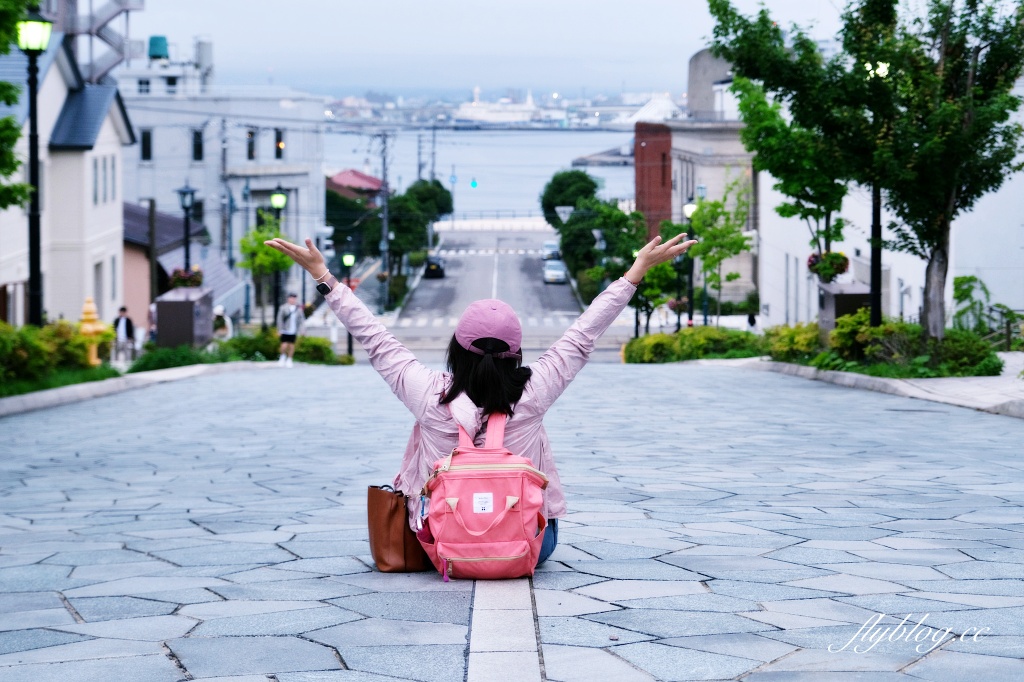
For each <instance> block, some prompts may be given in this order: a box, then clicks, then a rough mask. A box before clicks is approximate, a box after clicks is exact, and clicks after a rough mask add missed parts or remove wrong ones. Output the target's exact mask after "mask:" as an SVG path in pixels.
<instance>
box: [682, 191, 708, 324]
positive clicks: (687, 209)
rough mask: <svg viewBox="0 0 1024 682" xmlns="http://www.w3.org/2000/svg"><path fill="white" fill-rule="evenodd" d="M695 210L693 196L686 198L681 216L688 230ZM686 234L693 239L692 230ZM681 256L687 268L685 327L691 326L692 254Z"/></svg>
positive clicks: (705, 297) (691, 224)
mask: <svg viewBox="0 0 1024 682" xmlns="http://www.w3.org/2000/svg"><path fill="white" fill-rule="evenodd" d="M696 212H697V204H695V203H694V202H693V197H690V198H689V199H687V200H686V204H685V205H684V206H683V216H685V217H686V226H687V229H689V230H692V229H693V223H691V222H690V219H691V218H693V214H694V213H696ZM686 236H687V237H688V238H689V239H693V238H694V235H693V233H692V232H691V233H690V234H688V235H686ZM683 258H685V259H686V269H687V277H686V281H687V284H686V289H687V291H686V296H687V299H688V300H687V303H686V326H687V327H692V326H693V256H691V255H690V254H689V253H684V254H683ZM704 301H705V303H706V302H707V296H704ZM704 324H705V325H707V320H705V321H704Z"/></svg>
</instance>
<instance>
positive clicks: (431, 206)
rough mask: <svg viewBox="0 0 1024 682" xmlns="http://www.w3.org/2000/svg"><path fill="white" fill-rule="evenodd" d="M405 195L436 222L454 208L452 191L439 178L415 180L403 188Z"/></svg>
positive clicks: (428, 217)
mask: <svg viewBox="0 0 1024 682" xmlns="http://www.w3.org/2000/svg"><path fill="white" fill-rule="evenodd" d="M405 194H406V196H408V197H409V198H410V199H412V200H413V201H415V202H416V203H417V204H418V205H419V207H420V212H422V213H423V214H424V215H425V216H426V217H427V219H428V220H429V221H430V222H432V223H433V222H437V221H438V220H440V219H441V218H442V217H444V216H446V215H451V212H452V211H453V210H454V208H455V207H454V205H453V204H452V193H451V192H449V191H448V189H447V188H446V187H445V186H444V185H442V184H441V181H440V180H436V179H435V180H417V181H416V182H414V183H412V184H411V185H409V188H408V189H406V190H405Z"/></svg>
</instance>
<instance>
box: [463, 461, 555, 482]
mask: <svg viewBox="0 0 1024 682" xmlns="http://www.w3.org/2000/svg"><path fill="white" fill-rule="evenodd" d="M445 471H529V472H531V473H534V474H537V475H538V476H540V477H541V478H542V479H544V480H545V481H547V480H548V477H547V476H545V475H544V472H543V471H540V470H538V469H535V468H533V467H531V466H527V465H525V464H452V465H451V466H449V467H448V468H447V469H445Z"/></svg>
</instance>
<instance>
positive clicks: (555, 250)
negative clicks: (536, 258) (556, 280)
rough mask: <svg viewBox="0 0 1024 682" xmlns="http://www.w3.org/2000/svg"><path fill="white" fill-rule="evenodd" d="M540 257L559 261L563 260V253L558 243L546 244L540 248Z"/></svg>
mask: <svg viewBox="0 0 1024 682" xmlns="http://www.w3.org/2000/svg"><path fill="white" fill-rule="evenodd" d="M540 257H541V258H543V259H544V260H558V259H559V258H561V257H562V251H561V248H560V247H559V246H558V242H554V241H551V242H544V245H543V246H542V247H540Z"/></svg>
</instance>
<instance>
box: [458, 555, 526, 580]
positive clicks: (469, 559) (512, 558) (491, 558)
mask: <svg viewBox="0 0 1024 682" xmlns="http://www.w3.org/2000/svg"><path fill="white" fill-rule="evenodd" d="M528 553H529V550H527V551H526V552H523V553H522V554H517V555H516V556H482V557H465V558H459V559H453V558H450V557H448V558H446V557H441V559H442V561H444V574H443V575H444V581H445V582H448V580H449V579H450V578H451V576H452V571H453V570H454V569H455V562H456V561H467V562H476V561H515V560H517V559H522V558H523V557H524V556H526V555H527V554H528Z"/></svg>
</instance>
